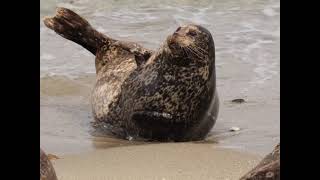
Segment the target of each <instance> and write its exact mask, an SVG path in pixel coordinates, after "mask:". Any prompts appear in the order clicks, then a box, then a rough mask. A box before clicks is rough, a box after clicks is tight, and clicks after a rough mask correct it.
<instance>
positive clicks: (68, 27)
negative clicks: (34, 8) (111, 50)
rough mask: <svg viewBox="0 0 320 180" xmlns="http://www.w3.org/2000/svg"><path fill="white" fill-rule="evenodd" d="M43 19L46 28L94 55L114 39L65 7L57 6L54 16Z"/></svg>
mask: <svg viewBox="0 0 320 180" xmlns="http://www.w3.org/2000/svg"><path fill="white" fill-rule="evenodd" d="M43 21H44V24H45V25H46V26H47V27H48V28H50V29H52V30H54V31H55V32H56V33H57V34H59V35H61V36H62V37H64V38H66V39H69V40H71V41H73V42H75V43H77V44H79V45H81V46H83V47H84V48H86V49H87V50H88V51H90V52H91V53H92V54H94V55H96V52H97V50H98V49H99V48H101V47H102V46H104V45H107V44H110V43H112V42H114V41H115V40H113V39H111V38H109V37H107V36H105V35H103V34H101V33H99V32H98V31H96V30H95V29H94V28H92V26H91V25H90V24H89V23H88V21H86V20H85V19H83V18H82V17H80V16H79V15H78V14H76V13H75V12H73V11H71V10H69V9H66V8H57V11H56V15H55V16H54V17H51V18H50V17H46V18H45V19H44V20H43Z"/></svg>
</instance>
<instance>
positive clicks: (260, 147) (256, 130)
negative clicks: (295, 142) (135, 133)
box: [40, 0, 280, 154]
mask: <svg viewBox="0 0 320 180" xmlns="http://www.w3.org/2000/svg"><path fill="white" fill-rule="evenodd" d="M40 3H41V7H40V82H41V89H40V92H41V94H40V96H41V101H40V104H41V114H40V116H41V118H40V119H41V120H40V140H41V146H42V147H43V148H44V149H45V150H47V151H50V152H55V153H59V154H68V153H78V152H83V151H90V150H92V149H96V148H105V147H112V146H119V145H128V144H136V143H137V142H130V141H124V140H117V139H114V138H111V137H107V138H101V137H96V136H94V135H92V132H93V131H94V130H93V129H92V128H91V126H90V122H91V121H92V120H93V119H92V115H91V107H90V101H89V96H90V91H91V89H92V87H93V83H94V78H95V68H94V58H95V57H94V56H93V55H92V54H91V53H90V52H88V51H86V50H85V49H84V48H82V47H81V46H79V45H77V44H75V43H73V42H71V41H68V40H66V39H63V38H62V37H60V36H59V35H57V34H55V33H54V32H53V31H51V30H49V29H48V28H46V27H45V26H44V24H43V22H42V18H43V17H45V16H50V15H53V14H54V12H55V8H56V7H58V6H59V7H66V8H70V9H72V10H73V11H75V12H77V13H78V14H80V15H81V16H83V17H84V18H86V19H87V20H88V21H89V22H90V24H91V25H92V26H93V27H95V28H96V29H97V30H98V31H100V32H102V33H105V34H106V35H108V36H110V37H112V38H114V39H120V40H127V41H134V42H138V43H140V44H142V45H144V46H145V47H148V48H151V49H157V48H158V47H159V46H160V44H161V43H162V42H163V41H164V40H165V38H166V37H167V36H168V35H169V34H171V33H173V31H174V30H175V29H176V28H177V27H178V26H179V25H182V24H186V23H191V22H192V23H196V24H200V25H202V26H204V27H206V28H207V29H208V30H209V31H210V32H211V33H212V36H213V39H214V41H215V46H216V73H217V89H218V92H219V96H220V102H221V104H220V113H219V118H218V120H217V123H216V125H215V126H214V128H213V129H212V132H211V133H210V135H209V137H208V138H207V139H206V140H205V141H204V143H212V142H214V143H213V144H214V145H217V146H222V147H228V148H233V149H241V150H245V151H248V152H252V153H257V154H265V153H268V152H269V151H271V150H272V149H273V147H274V145H275V144H276V143H277V142H279V141H280V1H277V0H237V1H235V0H212V1H209V0H200V1H196V2H195V1H191V0H179V1H178V0H172V1H169V0H167V1H161V2H160V1H150V0H136V1H130V0H121V1H120V0H108V1H105V0H41V1H40ZM236 98H243V99H245V100H246V103H242V104H234V103H231V100H232V99H236ZM233 126H235V127H239V128H240V131H237V132H229V129H230V128H231V127H233Z"/></svg>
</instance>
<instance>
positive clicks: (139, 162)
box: [52, 143, 261, 180]
mask: <svg viewBox="0 0 320 180" xmlns="http://www.w3.org/2000/svg"><path fill="white" fill-rule="evenodd" d="M59 158H60V159H56V160H52V161H53V165H54V168H55V170H56V173H57V176H58V178H59V180H104V179H106V180H109V179H110V180H113V179H114V180H122V179H128V180H131V179H132V180H133V179H145V180H147V179H148V180H149V179H150V180H153V179H155V180H158V179H159V180H171V179H173V180H175V179H199V180H201V179H206V180H208V179H213V180H220V179H221V180H222V179H223V180H227V179H228V180H232V179H239V177H240V176H242V175H243V174H245V173H246V172H247V171H248V170H250V169H251V168H253V167H254V166H255V165H256V164H257V163H258V161H259V160H261V157H260V156H257V155H252V154H248V153H245V152H237V151H234V150H231V149H223V148H219V147H216V146H215V145H214V144H205V143H161V144H143V145H134V146H122V147H114V148H108V149H98V150H94V151H91V152H86V153H80V154H72V155H63V156H61V157H59Z"/></svg>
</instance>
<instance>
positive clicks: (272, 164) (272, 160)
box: [240, 143, 280, 180]
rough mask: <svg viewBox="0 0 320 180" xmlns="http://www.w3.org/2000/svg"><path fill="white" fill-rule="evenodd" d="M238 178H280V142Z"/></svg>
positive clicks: (252, 179) (242, 179) (275, 179)
mask: <svg viewBox="0 0 320 180" xmlns="http://www.w3.org/2000/svg"><path fill="white" fill-rule="evenodd" d="M240 180H280V143H279V144H278V145H277V146H276V147H275V148H274V150H273V151H272V152H271V153H270V154H268V155H267V156H266V157H265V158H264V159H263V160H262V161H261V162H260V163H259V164H258V165H257V166H256V167H255V168H253V169H252V170H251V171H249V172H248V173H247V174H246V175H244V176H243V177H241V178H240Z"/></svg>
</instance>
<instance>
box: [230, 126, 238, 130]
mask: <svg viewBox="0 0 320 180" xmlns="http://www.w3.org/2000/svg"><path fill="white" fill-rule="evenodd" d="M230 131H240V128H239V127H231V128H230Z"/></svg>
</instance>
